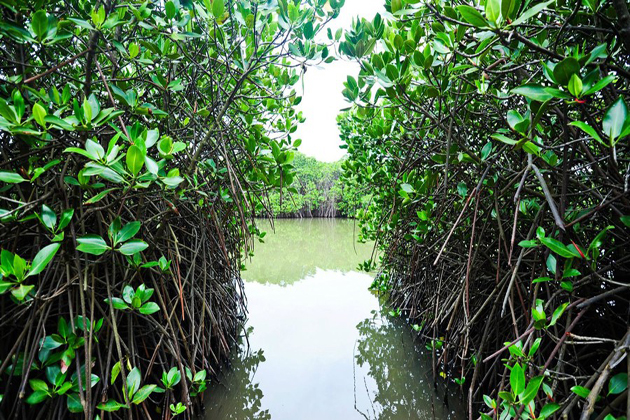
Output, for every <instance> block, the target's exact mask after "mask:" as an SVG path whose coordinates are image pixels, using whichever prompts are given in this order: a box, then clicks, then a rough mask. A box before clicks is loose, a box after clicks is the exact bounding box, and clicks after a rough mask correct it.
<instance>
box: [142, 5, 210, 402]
mask: <svg viewBox="0 0 630 420" xmlns="http://www.w3.org/2000/svg"><path fill="white" fill-rule="evenodd" d="M215 1H216V0H215ZM155 388H157V385H145V386H143V387H142V388H140V389H139V390H138V392H136V394H135V395H134V396H133V400H131V402H132V403H134V404H140V403H142V402H143V401H144V400H146V399H147V398H149V395H151V393H152V392H153V391H154V390H155Z"/></svg>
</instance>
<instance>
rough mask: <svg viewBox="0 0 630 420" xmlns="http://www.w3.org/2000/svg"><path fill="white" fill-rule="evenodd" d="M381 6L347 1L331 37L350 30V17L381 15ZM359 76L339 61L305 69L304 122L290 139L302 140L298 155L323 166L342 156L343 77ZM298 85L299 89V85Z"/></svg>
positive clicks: (374, 1)
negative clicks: (340, 114)
mask: <svg viewBox="0 0 630 420" xmlns="http://www.w3.org/2000/svg"><path fill="white" fill-rule="evenodd" d="M384 3H385V1H384V0H346V3H345V5H344V6H343V8H342V9H341V13H340V14H339V17H338V18H337V19H335V20H333V21H332V22H331V23H330V24H329V26H330V28H331V29H332V31H333V33H334V32H335V31H336V30H337V28H344V29H348V28H350V26H351V23H352V18H353V17H356V16H360V17H364V18H366V19H369V20H372V18H374V16H375V15H376V13H381V14H383V12H384V11H385V9H384V8H383V5H384ZM358 73H359V65H358V64H357V63H356V62H350V61H346V60H342V59H338V60H337V61H334V62H333V63H330V64H322V66H321V67H320V68H318V67H314V66H313V67H309V68H308V70H307V71H306V74H305V75H304V93H303V98H302V103H301V104H300V105H299V106H298V110H300V111H302V113H303V114H304V116H305V117H306V122H305V123H304V124H300V125H299V127H298V129H297V131H296V132H295V134H294V136H293V138H294V139H298V138H299V139H302V145H301V146H300V147H299V149H298V150H299V151H300V152H302V153H304V154H305V155H307V156H312V157H314V158H316V159H317V160H320V161H323V162H334V161H337V160H339V159H340V158H341V157H342V156H343V155H344V153H345V151H344V150H342V149H340V148H339V146H340V145H341V144H342V142H341V139H340V138H339V129H338V128H337V114H338V113H339V110H340V109H343V108H347V107H349V106H350V103H349V102H347V101H346V100H345V98H344V97H343V95H342V94H341V91H342V90H343V82H344V81H345V80H346V76H347V75H348V74H350V75H353V76H354V77H356V76H357V75H358ZM299 85H300V87H299V89H301V88H302V87H301V83H299Z"/></svg>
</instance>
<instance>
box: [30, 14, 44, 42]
mask: <svg viewBox="0 0 630 420" xmlns="http://www.w3.org/2000/svg"><path fill="white" fill-rule="evenodd" d="M31 29H32V30H33V32H34V33H35V36H36V37H37V39H38V40H40V41H41V40H42V39H44V37H45V35H46V34H48V16H47V15H46V12H45V11H43V10H38V11H37V12H35V13H33V15H32V16H31Z"/></svg>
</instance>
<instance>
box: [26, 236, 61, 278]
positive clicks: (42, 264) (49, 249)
mask: <svg viewBox="0 0 630 420" xmlns="http://www.w3.org/2000/svg"><path fill="white" fill-rule="evenodd" d="M60 247H61V244H58V243H57V244H50V245H48V246H46V247H44V248H42V249H41V250H40V251H39V252H38V253H37V255H35V258H34V259H33V264H32V265H31V270H30V271H29V272H28V275H27V277H28V276H35V275H37V274H39V273H41V272H42V271H44V268H46V266H47V265H48V263H50V261H51V260H52V259H53V257H54V256H55V254H56V253H57V251H59V248H60Z"/></svg>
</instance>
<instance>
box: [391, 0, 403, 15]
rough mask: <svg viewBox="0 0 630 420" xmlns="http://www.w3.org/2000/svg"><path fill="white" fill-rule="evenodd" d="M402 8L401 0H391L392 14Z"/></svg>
mask: <svg viewBox="0 0 630 420" xmlns="http://www.w3.org/2000/svg"><path fill="white" fill-rule="evenodd" d="M402 7H403V4H402V0H392V2H391V9H392V13H396V12H397V11H399V10H400V9H402Z"/></svg>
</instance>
